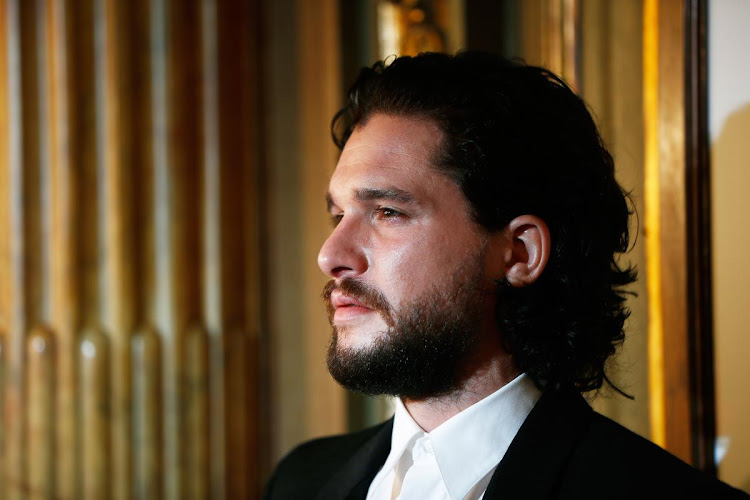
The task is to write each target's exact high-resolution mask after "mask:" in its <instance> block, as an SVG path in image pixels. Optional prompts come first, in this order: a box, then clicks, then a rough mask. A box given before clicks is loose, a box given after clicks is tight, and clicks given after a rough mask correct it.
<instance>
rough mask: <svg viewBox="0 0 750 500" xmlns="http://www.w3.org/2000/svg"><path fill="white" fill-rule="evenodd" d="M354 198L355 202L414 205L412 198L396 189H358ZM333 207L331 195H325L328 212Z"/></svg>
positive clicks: (405, 192)
mask: <svg viewBox="0 0 750 500" xmlns="http://www.w3.org/2000/svg"><path fill="white" fill-rule="evenodd" d="M354 197H355V198H356V199H357V201H372V200H389V201H397V202H399V203H414V202H415V199H414V197H413V196H412V195H411V194H410V193H408V192H407V191H404V190H402V189H398V188H394V187H391V188H360V189H357V190H356V191H355V192H354ZM334 205H335V203H334V201H333V197H332V196H331V193H326V206H327V207H328V210H329V211H330V210H331V208H332V207H333V206H334Z"/></svg>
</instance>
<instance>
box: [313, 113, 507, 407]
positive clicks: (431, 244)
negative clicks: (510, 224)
mask: <svg viewBox="0 0 750 500" xmlns="http://www.w3.org/2000/svg"><path fill="white" fill-rule="evenodd" d="M440 141H441V132H440V130H439V129H438V127H437V126H436V125H435V124H433V123H432V122H430V121H427V120H422V119H417V118H405V117H395V116H388V115H375V116H373V117H372V118H370V120H369V121H367V122H366V123H365V125H363V126H360V127H358V128H357V129H356V130H355V131H354V133H353V134H352V136H351V137H350V139H349V141H348V142H347V144H346V147H345V148H344V151H343V152H342V154H341V159H340V160H339V163H338V166H337V167H336V170H335V172H334V174H333V177H332V178H331V182H330V186H329V194H328V197H329V210H330V213H331V216H332V218H333V220H334V224H335V228H334V230H333V232H332V234H331V235H330V237H329V238H328V240H327V241H326V242H325V244H324V245H323V247H322V248H321V250H320V254H319V256H318V264H319V265H320V268H321V269H322V270H323V272H325V273H326V274H327V275H328V276H330V277H331V278H332V280H331V282H330V283H329V284H328V286H327V287H326V290H325V292H324V298H326V301H327V304H328V309H329V316H330V320H331V325H332V326H333V329H334V338H333V341H332V343H331V347H330V350H329V356H328V363H329V369H330V370H331V372H332V374H333V375H334V377H335V378H336V379H337V380H338V381H339V382H341V383H342V384H343V385H345V386H347V387H349V388H351V389H355V390H359V391H362V392H367V393H387V394H394V395H399V396H403V397H407V398H422V397H430V396H434V395H438V394H439V393H445V392H449V391H450V390H453V389H455V388H456V387H455V386H456V385H457V384H458V383H459V382H460V380H459V379H460V373H459V372H460V370H461V369H462V368H463V367H462V366H461V362H462V361H464V360H466V358H467V357H468V356H469V355H470V354H471V347H472V346H473V345H475V344H476V340H477V338H478V336H479V335H480V334H481V330H482V329H483V328H485V327H486V325H487V324H489V323H494V322H493V321H492V320H491V316H492V310H493V307H492V304H488V302H490V301H491V300H490V299H488V295H487V294H486V293H484V291H485V290H487V289H488V288H489V287H490V283H491V282H490V280H489V279H487V278H486V276H487V275H488V264H487V262H486V252H485V246H486V242H487V235H486V233H485V232H484V231H482V230H481V229H480V228H479V227H478V226H477V225H476V223H475V222H473V220H472V219H471V216H470V207H469V203H468V201H467V200H466V198H465V197H464V195H463V193H462V191H461V189H460V187H459V186H458V185H457V184H456V183H455V182H454V181H453V180H451V179H449V178H448V177H447V176H445V175H444V174H442V173H440V172H439V171H438V170H437V169H436V168H435V167H434V166H433V165H432V161H433V158H434V156H435V153H436V151H437V148H438V147H439V144H440ZM488 316H489V317H490V320H489V321H488ZM485 329H486V328H485Z"/></svg>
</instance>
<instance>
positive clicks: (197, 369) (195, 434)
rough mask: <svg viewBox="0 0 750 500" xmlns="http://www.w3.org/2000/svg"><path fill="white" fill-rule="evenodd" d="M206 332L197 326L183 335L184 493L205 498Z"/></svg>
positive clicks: (190, 496)
mask: <svg viewBox="0 0 750 500" xmlns="http://www.w3.org/2000/svg"><path fill="white" fill-rule="evenodd" d="M208 340H209V339H208V335H207V334H206V332H205V331H204V330H203V329H202V328H199V327H192V328H190V329H189V330H188V331H187V333H186V334H185V380H184V384H185V385H184V391H185V440H186V443H185V448H186V450H185V453H186V455H187V460H186V461H187V463H186V466H185V478H186V479H187V481H186V484H185V493H186V497H188V498H195V499H201V498H209V471H208V466H209V461H210V457H209V425H208V407H209V396H208V395H209V391H208V389H209V385H208Z"/></svg>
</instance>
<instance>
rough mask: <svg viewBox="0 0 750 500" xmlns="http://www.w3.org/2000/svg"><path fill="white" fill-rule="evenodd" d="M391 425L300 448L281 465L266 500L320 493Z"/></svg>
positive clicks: (284, 459) (268, 486) (282, 460)
mask: <svg viewBox="0 0 750 500" xmlns="http://www.w3.org/2000/svg"><path fill="white" fill-rule="evenodd" d="M389 425H392V421H391V420H388V421H386V422H383V423H381V424H379V425H376V426H374V427H369V428H367V429H364V430H361V431H358V432H352V433H349V434H339V435H335V436H328V437H323V438H317V439H313V440H311V441H307V442H304V443H302V444H300V445H298V446H297V447H295V448H294V449H292V450H291V451H290V452H289V453H287V454H286V456H285V457H284V458H282V459H281V461H280V462H279V464H278V466H277V467H276V469H275V471H274V473H273V476H272V477H271V478H270V480H269V481H268V484H267V485H266V490H265V493H264V498H309V495H310V493H313V492H317V491H319V490H320V489H321V488H322V487H323V485H325V483H326V482H328V480H330V478H331V477H332V476H333V475H334V474H335V473H336V472H337V471H339V470H341V468H342V467H343V466H344V465H345V464H347V463H348V462H349V461H350V459H351V458H352V457H353V456H354V454H355V453H357V452H358V451H359V450H360V449H362V447H363V445H364V444H365V443H367V442H368V441H370V440H372V439H373V438H374V437H375V436H376V435H377V434H378V433H379V432H381V431H384V430H385V429H384V428H385V427H387V426H389ZM388 436H389V437H390V432H388ZM299 495H305V496H299Z"/></svg>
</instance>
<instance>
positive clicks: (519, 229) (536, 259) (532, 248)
mask: <svg viewBox="0 0 750 500" xmlns="http://www.w3.org/2000/svg"><path fill="white" fill-rule="evenodd" d="M505 231H506V234H507V238H508V240H509V241H510V247H509V250H508V251H506V256H507V258H506V262H505V279H506V280H507V281H508V283H510V285H511V286H514V287H523V286H528V285H530V284H532V283H534V282H535V281H536V280H538V279H539V277H540V276H541V275H542V272H543V271H544V268H545V267H546V265H547V261H548V260H549V256H550V251H551V244H552V242H551V238H550V234H549V228H548V227H547V224H546V223H545V222H544V221H543V220H542V219H541V218H539V217H537V216H535V215H521V216H519V217H516V218H515V219H513V220H512V221H510V222H509V223H508V225H507V226H506V228H505Z"/></svg>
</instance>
